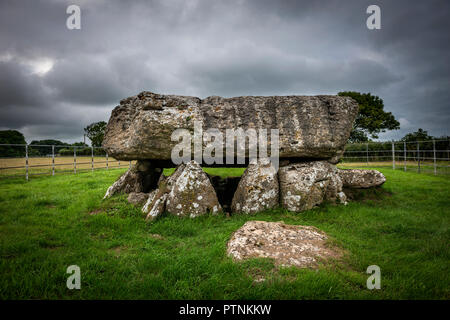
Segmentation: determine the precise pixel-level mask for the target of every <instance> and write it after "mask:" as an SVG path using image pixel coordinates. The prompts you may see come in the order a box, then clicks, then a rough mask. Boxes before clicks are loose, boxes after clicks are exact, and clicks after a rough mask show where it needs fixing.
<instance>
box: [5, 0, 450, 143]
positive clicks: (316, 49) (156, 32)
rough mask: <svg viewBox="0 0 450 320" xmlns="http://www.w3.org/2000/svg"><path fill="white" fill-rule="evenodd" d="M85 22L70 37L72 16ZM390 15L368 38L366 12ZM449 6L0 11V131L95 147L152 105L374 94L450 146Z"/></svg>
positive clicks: (200, 5) (105, 4) (11, 7)
mask: <svg viewBox="0 0 450 320" xmlns="http://www.w3.org/2000/svg"><path fill="white" fill-rule="evenodd" d="M71 4H76V5H78V6H79V7H80V9H81V29H79V30H69V29H68V28H67V27H66V20H67V18H68V17H69V14H67V13H66V9H67V7H68V6H69V5H71ZM371 4H376V5H378V6H379V7H380V8H381V29H379V30H376V29H375V30H369V29H368V28H367V26H366V20H367V18H368V17H369V14H367V13H366V9H367V7H368V6H369V5H371ZM449 30H450V1H446V0H442V1H432V0H431V1H430V0H427V1H411V0H409V1H379V0H370V1H364V0H354V1H344V0H329V1H325V0H317V1H294V0H291V1H283V0H281V1H272V0H255V1H245V0H227V1H213V0H185V1H181V0H180V1H175V0H161V1H114V0H98V1H88V0H85V1H76V0H71V1H63V0H47V1H43V0H28V1H26V0H11V1H7V0H0V130H6V129H15V130H19V131H20V132H22V133H23V134H24V135H25V138H26V140H27V142H31V140H39V139H59V140H62V141H64V142H75V141H82V140H83V128H84V127H85V126H86V125H88V124H90V123H92V122H95V121H102V120H104V121H107V120H108V119H109V116H110V114H111V111H112V109H113V108H114V107H115V106H117V105H118V104H119V101H120V100H121V99H123V98H125V97H128V96H132V95H136V94H138V93H139V92H141V91H144V90H145V91H152V92H156V93H162V94H179V95H190V96H198V97H200V98H205V97H207V96H213V95H218V96H224V97H233V96H241V95H316V94H336V93H337V92H339V91H359V92H370V93H372V94H374V95H377V96H379V97H381V98H382V99H383V101H384V104H385V110H386V111H390V112H392V113H393V114H394V116H395V117H396V118H397V120H399V121H400V125H401V129H400V130H395V131H389V132H386V133H384V134H381V135H380V139H381V140H390V139H400V138H401V137H403V136H404V135H405V134H406V133H408V132H412V131H416V130H417V129H418V128H422V129H424V130H427V131H428V132H429V133H430V134H432V135H434V136H441V135H449V134H450V130H449V123H450V90H449V89H450V59H449V49H450V32H449Z"/></svg>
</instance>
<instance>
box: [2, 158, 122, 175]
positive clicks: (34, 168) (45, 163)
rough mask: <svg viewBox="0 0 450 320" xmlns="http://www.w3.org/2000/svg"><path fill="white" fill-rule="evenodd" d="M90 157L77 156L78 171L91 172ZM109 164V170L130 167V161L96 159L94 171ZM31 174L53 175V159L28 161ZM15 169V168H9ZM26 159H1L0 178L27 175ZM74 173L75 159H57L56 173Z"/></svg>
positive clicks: (30, 159) (31, 159) (32, 159)
mask: <svg viewBox="0 0 450 320" xmlns="http://www.w3.org/2000/svg"><path fill="white" fill-rule="evenodd" d="M91 159H92V158H91V157H90V156H77V159H76V169H77V171H86V170H91ZM107 163H108V167H109V168H116V167H117V168H119V164H120V167H121V168H126V167H127V166H129V161H117V160H116V159H114V158H111V157H109V158H108V162H107V161H106V157H102V156H95V157H94V169H99V168H106V164H107ZM28 165H29V168H28V172H29V174H31V175H33V174H51V173H52V158H51V157H35V158H33V157H30V158H29V159H28ZM7 167H13V168H7ZM25 171H26V169H25V158H0V177H1V176H2V175H3V176H5V175H7V176H10V175H25ZM62 172H74V158H73V157H71V156H68V157H55V173H62Z"/></svg>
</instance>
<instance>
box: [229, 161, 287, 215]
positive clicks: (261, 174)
mask: <svg viewBox="0 0 450 320" xmlns="http://www.w3.org/2000/svg"><path fill="white" fill-rule="evenodd" d="M278 202H279V187H278V175H277V171H276V169H275V168H274V167H273V166H272V164H271V162H270V161H269V159H260V160H258V161H254V162H252V163H250V165H249V166H248V167H247V169H246V170H245V172H244V174H243V175H242V178H241V180H240V181H239V185H238V187H237V190H236V192H235V193H234V197H233V202H232V205H231V209H232V212H234V213H250V214H251V213H257V212H261V211H264V210H267V209H273V208H275V207H277V206H278Z"/></svg>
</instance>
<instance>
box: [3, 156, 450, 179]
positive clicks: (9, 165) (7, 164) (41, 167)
mask: <svg viewBox="0 0 450 320" xmlns="http://www.w3.org/2000/svg"><path fill="white" fill-rule="evenodd" d="M106 163H107V162H106V157H102V156H95V157H94V169H100V168H106ZM132 163H134V162H132ZM28 165H29V168H28V172H29V174H30V175H41V174H52V158H51V157H34V158H33V157H32V158H29V160H28ZM368 165H369V166H371V167H375V168H382V167H387V168H392V161H378V162H369V164H368ZM437 165H438V168H437V173H438V174H450V162H449V161H438V162H437ZM128 166H129V161H117V160H116V159H114V158H111V157H109V158H108V167H109V168H126V167H128ZM339 166H340V167H342V168H354V167H362V168H364V167H367V163H366V162H343V163H340V164H339ZM403 168H404V162H403V161H397V162H396V169H400V170H403ZM406 168H407V170H408V171H416V172H417V171H418V165H417V162H415V161H407V163H406ZM76 169H77V172H80V171H86V170H91V157H90V156H77V159H76ZM206 170H210V169H206ZM239 170H241V169H238V171H239ZM420 170H421V172H423V173H433V172H434V164H433V162H430V161H427V162H422V163H421V164H420ZM241 171H242V170H241ZM25 172H26V169H25V158H0V178H1V177H2V176H14V175H25ZM73 172H74V161H73V157H72V156H66V157H55V174H58V173H73Z"/></svg>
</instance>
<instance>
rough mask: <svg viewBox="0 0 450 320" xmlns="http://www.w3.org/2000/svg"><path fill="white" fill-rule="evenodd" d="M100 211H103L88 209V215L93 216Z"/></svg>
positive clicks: (100, 210)
mask: <svg viewBox="0 0 450 320" xmlns="http://www.w3.org/2000/svg"><path fill="white" fill-rule="evenodd" d="M102 212H103V210H102V209H95V210H92V211H90V212H89V215H91V216H95V215H96V214H100V213H102Z"/></svg>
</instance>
